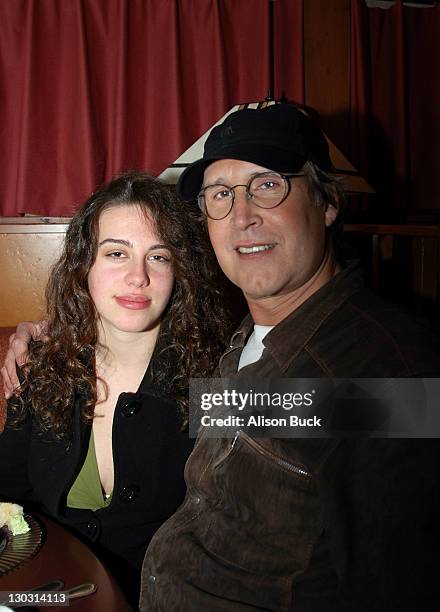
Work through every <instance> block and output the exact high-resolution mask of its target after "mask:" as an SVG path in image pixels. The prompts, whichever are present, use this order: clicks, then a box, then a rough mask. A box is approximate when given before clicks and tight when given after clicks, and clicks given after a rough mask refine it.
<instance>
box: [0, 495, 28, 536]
mask: <svg viewBox="0 0 440 612" xmlns="http://www.w3.org/2000/svg"><path fill="white" fill-rule="evenodd" d="M2 527H7V528H8V530H9V531H10V532H11V533H12V535H21V534H22V533H27V532H28V531H30V529H31V528H30V527H29V525H28V524H27V522H26V519H25V518H24V516H23V508H22V507H21V506H19V505H18V504H11V503H9V502H0V529H1V528H2Z"/></svg>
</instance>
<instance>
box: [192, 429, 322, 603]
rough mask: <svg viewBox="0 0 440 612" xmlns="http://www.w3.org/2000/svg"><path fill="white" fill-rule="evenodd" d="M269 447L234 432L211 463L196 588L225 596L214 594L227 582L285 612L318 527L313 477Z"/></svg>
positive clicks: (248, 599) (246, 597)
mask: <svg viewBox="0 0 440 612" xmlns="http://www.w3.org/2000/svg"><path fill="white" fill-rule="evenodd" d="M273 442H274V443H272V441H270V440H264V441H263V440H261V441H260V440H258V441H257V440H255V439H253V438H251V437H249V436H248V435H247V434H245V433H243V432H240V434H239V435H237V436H236V438H235V439H234V440H233V441H232V442H231V443H230V444H229V445H228V447H227V448H225V449H224V452H222V453H221V454H220V455H219V456H218V457H217V458H216V459H215V460H214V461H213V462H212V464H211V470H210V473H207V474H206V480H207V481H209V480H210V479H212V481H213V482H212V484H214V483H215V484H214V486H213V490H216V492H217V498H216V500H215V501H214V500H211V501H212V502H213V503H212V504H211V505H210V507H208V508H207V509H206V515H205V520H204V521H203V522H204V528H202V525H200V528H201V529H200V531H199V532H198V537H200V543H201V544H202V546H203V548H204V549H205V551H206V553H207V554H206V555H205V556H204V557H205V561H206V562H207V567H206V568H205V569H206V571H205V569H204V570H203V576H204V577H203V580H201V582H202V583H203V585H204V586H203V585H200V588H206V589H207V590H209V589H214V588H215V590H216V593H217V595H218V596H223V595H224V596H226V593H225V594H222V593H219V592H218V589H219V588H223V587H220V585H222V584H224V585H225V588H226V585H228V584H229V583H230V584H229V586H228V587H227V588H228V589H230V590H231V589H232V590H234V591H237V590H238V592H240V593H241V595H240V597H243V603H247V604H249V605H259V606H260V607H261V606H262V602H264V606H266V607H264V609H268V610H288V609H289V606H290V602H291V597H292V584H293V580H294V577H295V576H296V575H298V574H300V573H302V572H303V571H304V570H305V568H306V567H307V566H308V563H309V561H310V557H311V553H312V549H313V545H314V543H315V542H316V541H317V539H318V537H319V535H320V533H321V532H322V524H321V520H320V508H319V501H318V496H317V492H316V487H315V482H314V478H313V475H312V474H311V473H310V471H309V470H308V468H307V466H305V465H302V464H301V463H298V462H296V461H294V460H293V459H292V453H288V452H283V450H284V451H285V450H286V449H287V450H289V448H290V447H289V446H286V444H285V445H284V446H281V445H280V446H279V447H278V446H277V443H276V441H273ZM292 442H293V441H292ZM208 560H209V562H208ZM208 583H209V584H208ZM215 585H217V586H215ZM240 601H241V599H240ZM257 602H258V604H257Z"/></svg>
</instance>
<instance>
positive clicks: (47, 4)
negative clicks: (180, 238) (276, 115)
mask: <svg viewBox="0 0 440 612" xmlns="http://www.w3.org/2000/svg"><path fill="white" fill-rule="evenodd" d="M275 4H276V7H275V13H276V15H275V19H276V37H277V43H276V62H277V69H276V72H275V95H276V97H279V96H280V95H281V92H282V91H285V92H286V94H287V96H288V98H289V99H291V100H294V101H297V102H299V103H303V102H304V78H303V61H302V47H303V40H302V30H303V28H302V0H295V1H292V0H278V1H277V2H276V3H275ZM268 6H269V2H268V0H160V1H158V0H68V1H63V2H60V0H2V2H0V23H1V24H2V28H1V30H2V35H1V36H0V87H1V91H0V96H1V100H2V106H3V110H2V118H1V126H2V127H1V133H2V140H1V144H0V167H1V168H2V172H1V178H0V203H1V204H0V206H1V208H0V214H3V215H15V214H19V213H23V212H28V213H36V214H44V215H69V214H71V213H72V211H73V209H74V208H75V206H76V205H77V204H78V203H79V202H81V201H82V200H83V199H84V198H85V197H86V196H87V195H88V194H89V193H90V192H91V191H92V190H93V189H94V188H95V187H96V186H97V185H98V184H99V183H101V182H103V181H105V180H108V179H109V178H111V177H112V176H113V175H115V174H116V173H118V172H120V171H122V170H124V169H133V168H136V169H138V168H141V169H147V170H149V171H151V172H153V173H159V172H161V171H162V170H163V169H164V168H165V167H166V166H167V165H168V164H169V163H170V162H172V161H173V160H174V159H175V158H177V157H178V156H179V155H180V154H181V153H182V152H183V151H184V150H185V149H186V148H187V147H188V146H189V145H190V144H191V143H192V142H193V141H194V140H196V139H197V138H198V137H199V136H200V134H202V133H203V132H204V131H205V130H206V129H207V128H208V127H209V126H210V125H212V124H213V123H214V122H215V121H217V120H218V118H219V117H220V116H221V115H223V114H224V113H225V112H226V111H227V110H228V109H229V108H230V107H231V106H232V105H233V104H237V103H239V102H249V101H255V100H261V99H264V98H265V96H266V95H267V92H268V86H269V51H268V46H269V45H268V39H269V25H268V24H269V20H268Z"/></svg>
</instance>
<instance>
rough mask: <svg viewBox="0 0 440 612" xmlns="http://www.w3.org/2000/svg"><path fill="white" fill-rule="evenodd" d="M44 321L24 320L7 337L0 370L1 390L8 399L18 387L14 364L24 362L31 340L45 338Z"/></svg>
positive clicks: (45, 323) (45, 327)
mask: <svg viewBox="0 0 440 612" xmlns="http://www.w3.org/2000/svg"><path fill="white" fill-rule="evenodd" d="M46 331H47V322H46V321H37V322H35V321H24V322H23V323H19V324H18V325H17V330H16V331H15V333H14V334H12V336H11V337H10V338H9V349H8V352H7V353H6V357H5V363H4V364H3V367H2V368H1V370H0V372H1V375H2V378H3V390H4V393H5V397H6V399H9V398H10V397H11V395H12V393H13V391H14V389H15V388H16V387H18V384H19V383H18V378H17V369H16V365H19V366H22V365H23V364H24V363H26V360H27V352H28V348H29V344H30V342H31V341H32V340H46Z"/></svg>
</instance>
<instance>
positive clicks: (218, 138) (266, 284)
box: [140, 105, 440, 612]
mask: <svg viewBox="0 0 440 612" xmlns="http://www.w3.org/2000/svg"><path fill="white" fill-rule="evenodd" d="M330 170H331V164H330V160H329V156H328V148H327V144H326V142H325V139H324V137H323V135H322V133H321V132H320V130H319V129H318V128H317V127H316V126H315V125H314V124H313V123H312V122H311V120H310V119H308V118H307V117H306V116H305V115H304V114H303V113H301V112H300V111H298V110H297V109H295V108H294V107H292V106H289V105H276V106H271V107H268V108H265V109H262V110H243V111H238V112H237V113H233V114H231V115H230V116H229V117H227V118H226V120H225V121H224V123H223V124H222V125H220V126H218V127H216V128H215V129H214V130H213V131H212V132H211V135H210V136H209V138H208V140H207V143H206V147H205V152H204V157H203V159H202V160H199V161H198V162H196V163H195V164H193V165H192V166H190V167H189V168H188V169H187V170H186V171H185V172H184V173H183V175H182V177H181V180H180V182H179V185H178V192H179V194H180V196H181V197H183V198H184V199H187V200H192V199H196V198H197V199H198V203H199V206H200V208H201V210H202V213H203V214H204V215H205V218H206V226H207V231H208V233H209V236H210V239H211V242H212V246H213V248H214V251H215V253H216V255H217V258H218V261H219V263H220V266H221V267H222V269H223V271H224V272H225V274H226V275H227V276H228V277H229V279H230V280H231V281H232V282H234V283H235V284H236V285H238V286H239V287H240V288H241V290H242V291H243V293H244V296H245V298H246V301H247V303H248V306H249V311H250V314H249V315H248V316H247V317H246V319H245V320H244V321H243V323H242V325H241V326H240V328H239V329H238V331H237V332H236V333H235V334H234V335H233V337H232V340H231V344H230V347H229V348H228V350H227V351H226V352H225V354H224V355H223V357H222V359H221V361H220V364H219V370H218V375H219V376H222V377H234V378H236V379H237V381H239V380H241V379H242V378H243V377H246V378H255V379H257V378H258V379H260V378H281V377H291V378H295V377H299V378H313V377H316V378H318V377H327V378H328V377H335V378H346V377H353V378H354V377H359V378H361V377H369V378H373V377H396V378H397V377H411V376H437V375H438V372H439V371H440V367H439V358H438V357H437V355H436V354H435V353H434V351H433V350H431V349H430V348H429V346H428V343H427V341H426V340H425V339H423V338H422V337H421V331H420V329H419V328H417V327H416V326H415V325H414V324H413V323H412V322H411V321H410V320H409V319H408V318H406V317H405V316H404V315H403V314H402V313H400V312H399V311H398V310H396V309H394V308H392V307H390V306H389V305H387V304H385V303H384V302H382V301H381V300H379V299H378V298H376V297H375V296H374V295H372V294H371V293H370V292H368V291H367V290H365V289H364V288H363V287H362V281H361V277H360V273H359V270H358V268H357V267H356V265H354V264H350V265H348V266H345V265H344V264H343V262H339V261H338V259H337V256H336V247H337V229H335V228H336V226H337V225H338V222H339V217H338V215H339V213H340V209H341V207H342V204H343V193H342V190H341V187H340V185H339V183H338V182H337V181H336V180H335V179H334V178H333V177H332V175H331V173H329V172H330ZM438 449H439V445H438V444H437V441H436V440H422V441H417V440H385V439H383V440H381V439H375V440H367V439H365V440H364V439H361V440H359V439H358V440H353V439H352V440H350V439H338V438H334V439H332V438H327V439H325V438H323V439H270V438H264V439H263V438H254V437H251V436H250V435H248V434H246V433H245V432H243V431H239V432H238V433H237V435H236V437H235V438H234V439H233V440H229V439H209V438H207V437H205V435H204V434H203V433H202V434H201V436H200V437H199V440H198V441H197V443H196V447H195V450H194V452H193V453H192V455H191V457H190V459H189V460H188V463H187V466H186V472H185V473H186V481H187V487H188V491H187V496H186V499H185V502H184V503H183V505H182V506H181V508H180V509H179V510H178V512H177V513H176V514H175V515H174V516H173V517H172V518H171V519H170V520H169V521H167V522H166V523H165V524H164V525H163V526H162V527H161V528H160V529H159V531H158V532H157V534H156V535H155V537H154V538H153V540H152V542H151V545H150V547H149V549H148V552H147V555H146V558H145V561H144V567H143V583H142V593H141V602H140V607H141V610H143V611H155V610H161V611H162V610H163V611H166V612H169V611H176V612H177V611H179V612H186V611H189V612H193V611H194V612H196V611H197V612H199V611H207V612H211V611H212V612H215V611H220V610H221V611H226V610H227V611H229V610H237V611H243V612H244V611H245V610H246V611H247V610H272V611H288V610H295V611H299V612H324V611H326V612H329V611H334V612H336V611H337V612H341V611H342V612H344V611H348V610H350V611H353V612H354V611H356V612H359V611H367V610H368V611H374V612H377V611H382V610H383V611H387V612H389V611H393V610H396V611H397V610H399V611H400V610H417V611H419V610H434V609H436V608H435V607H434V608H433V607H430V606H431V603H430V599H429V593H428V591H429V588H430V587H432V586H433V585H434V584H435V581H434V579H433V573H434V569H435V567H436V566H435V564H434V553H435V552H436V551H437V549H436V548H435V545H434V540H435V536H436V533H435V531H434V527H433V525H435V522H436V520H437V512H438V508H439V504H438V502H439V499H438V497H439V493H438V478H437V473H438V467H437V465H438V464H437V462H438V459H439V453H438Z"/></svg>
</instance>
